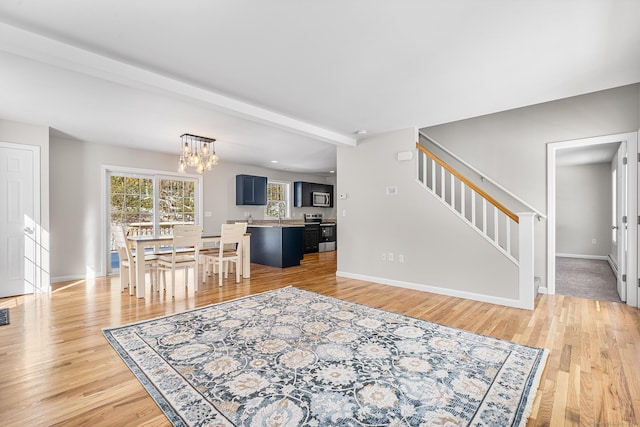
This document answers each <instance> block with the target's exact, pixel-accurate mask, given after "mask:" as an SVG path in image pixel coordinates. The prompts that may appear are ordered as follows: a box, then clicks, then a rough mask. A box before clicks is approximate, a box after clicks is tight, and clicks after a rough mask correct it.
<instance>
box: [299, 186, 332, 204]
mask: <svg viewBox="0 0 640 427" xmlns="http://www.w3.org/2000/svg"><path fill="white" fill-rule="evenodd" d="M293 206H295V207H296V208H304V207H319V208H332V207H333V185H329V184H317V183H314V182H303V181H296V182H294V183H293Z"/></svg>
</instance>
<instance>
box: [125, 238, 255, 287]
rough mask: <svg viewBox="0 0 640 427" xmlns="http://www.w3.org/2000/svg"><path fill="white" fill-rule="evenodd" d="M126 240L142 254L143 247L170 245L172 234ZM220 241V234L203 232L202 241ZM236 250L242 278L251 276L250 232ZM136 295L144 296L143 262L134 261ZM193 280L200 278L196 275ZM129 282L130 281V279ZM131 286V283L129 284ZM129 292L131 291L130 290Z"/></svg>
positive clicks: (137, 252)
mask: <svg viewBox="0 0 640 427" xmlns="http://www.w3.org/2000/svg"><path fill="white" fill-rule="evenodd" d="M127 240H129V241H130V242H132V243H133V244H134V245H135V248H136V255H137V254H144V250H145V248H152V247H157V246H163V245H164V246H170V245H171V244H172V242H173V236H127ZM219 241H220V234H212V233H203V234H202V243H213V242H219ZM239 246H240V247H239V248H238V251H240V253H241V255H242V270H241V273H240V274H241V275H242V277H244V278H249V277H251V233H245V235H244V238H243V239H242V243H240V245H239ZM135 275H136V281H135V283H136V296H137V297H138V298H144V297H145V269H144V262H136V268H135ZM195 280H200V278H199V277H196V278H195ZM130 282H131V281H130ZM129 286H131V285H129ZM130 293H131V292H130Z"/></svg>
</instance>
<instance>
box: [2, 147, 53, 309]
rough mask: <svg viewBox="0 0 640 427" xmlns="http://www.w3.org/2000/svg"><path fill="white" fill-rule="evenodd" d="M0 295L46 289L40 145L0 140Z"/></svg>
mask: <svg viewBox="0 0 640 427" xmlns="http://www.w3.org/2000/svg"><path fill="white" fill-rule="evenodd" d="M0 183H2V185H0V205H4V206H6V209H0V254H1V255H0V298H2V297H8V296H15V295H24V294H30V293H35V292H43V291H48V285H46V289H44V288H45V284H44V283H45V281H44V280H43V277H42V260H43V254H42V250H41V249H42V245H41V242H42V239H43V234H44V231H43V230H42V227H41V226H40V148H39V147H37V146H31V145H22V144H12V143H4V142H0Z"/></svg>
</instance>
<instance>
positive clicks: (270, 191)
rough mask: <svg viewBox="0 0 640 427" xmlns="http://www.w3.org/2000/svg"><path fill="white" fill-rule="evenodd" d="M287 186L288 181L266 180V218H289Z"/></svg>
mask: <svg viewBox="0 0 640 427" xmlns="http://www.w3.org/2000/svg"><path fill="white" fill-rule="evenodd" d="M289 186H290V184H289V183H288V182H280V181H269V182H267V206H266V208H265V216H266V217H267V218H289V205H290V197H289Z"/></svg>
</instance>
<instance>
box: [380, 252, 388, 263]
mask: <svg viewBox="0 0 640 427" xmlns="http://www.w3.org/2000/svg"><path fill="white" fill-rule="evenodd" d="M380 259H381V260H382V261H386V260H387V254H385V253H384V252H382V257H381V258H380Z"/></svg>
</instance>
